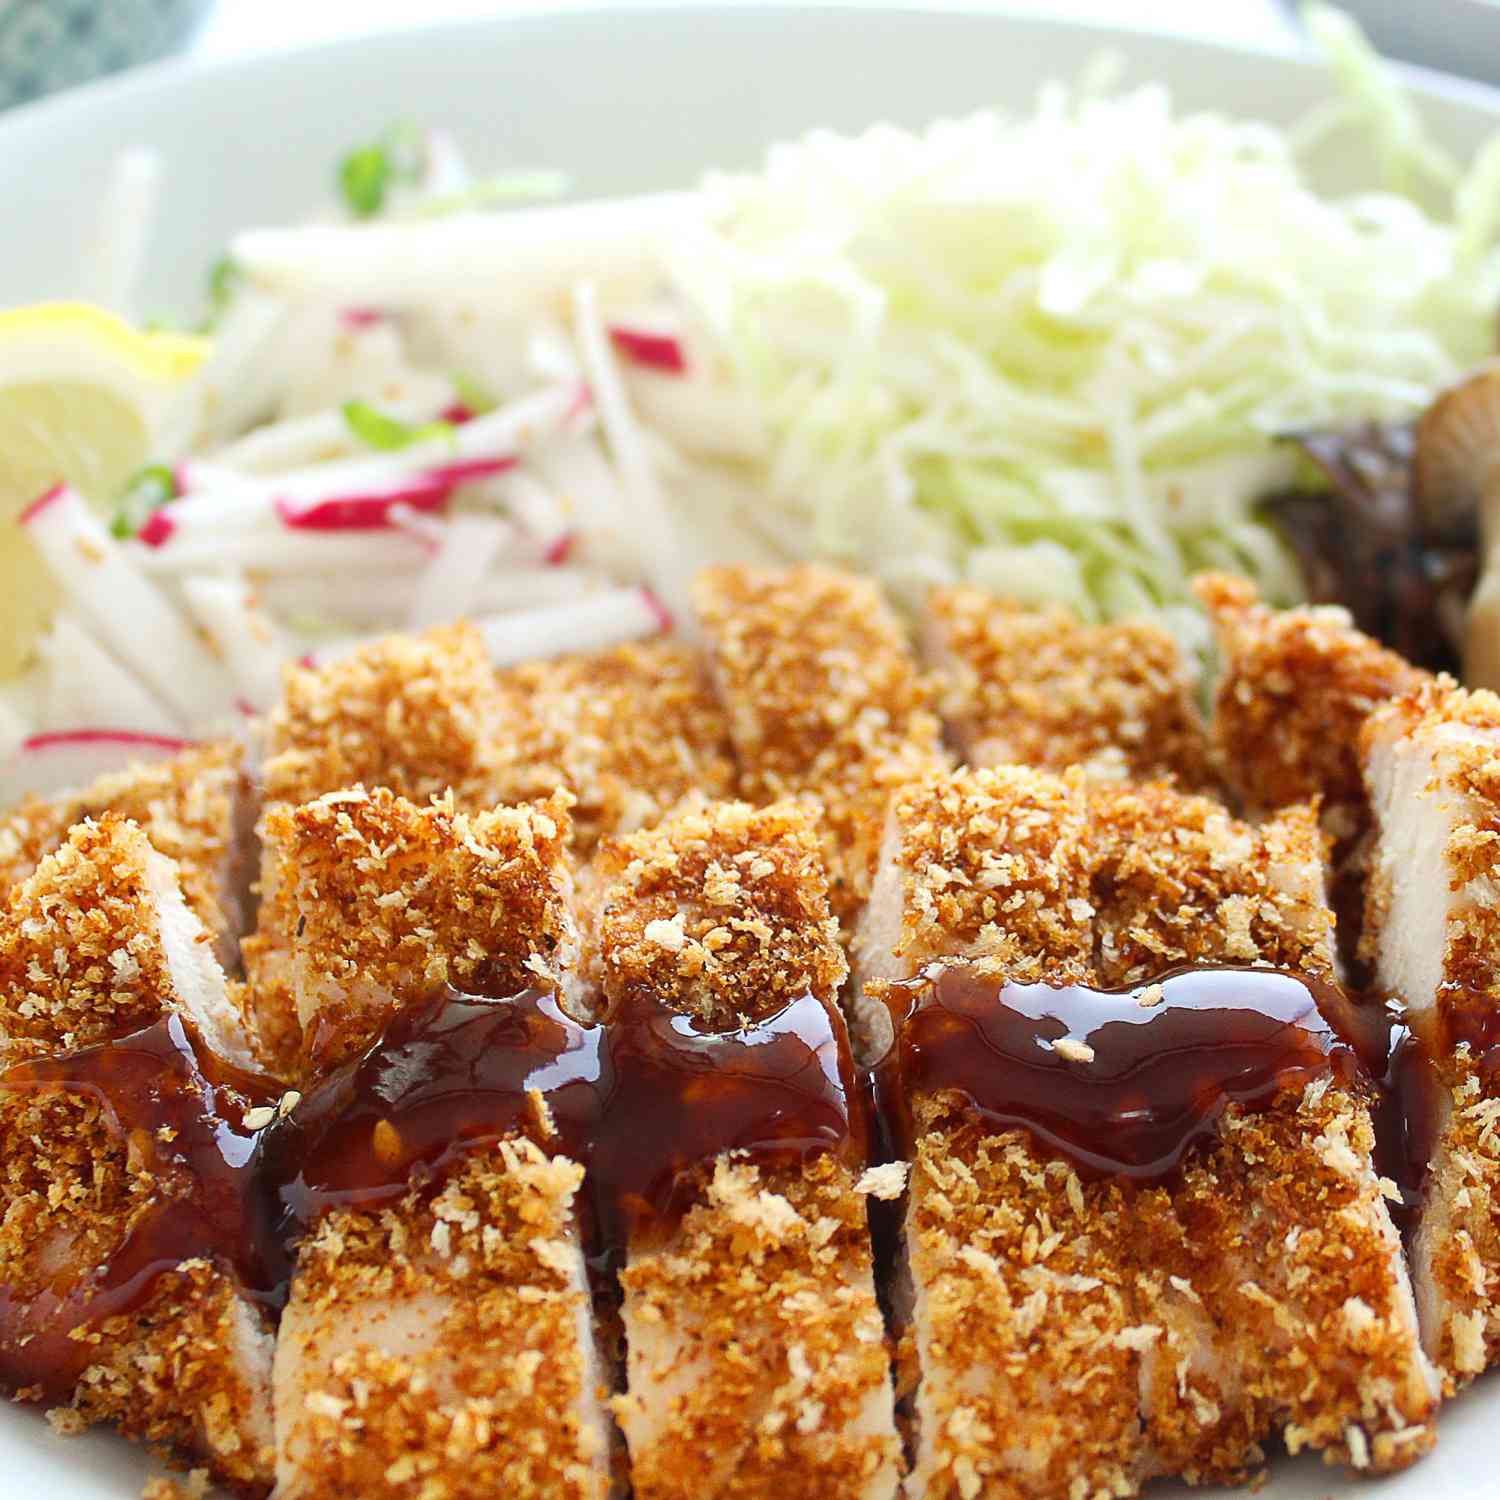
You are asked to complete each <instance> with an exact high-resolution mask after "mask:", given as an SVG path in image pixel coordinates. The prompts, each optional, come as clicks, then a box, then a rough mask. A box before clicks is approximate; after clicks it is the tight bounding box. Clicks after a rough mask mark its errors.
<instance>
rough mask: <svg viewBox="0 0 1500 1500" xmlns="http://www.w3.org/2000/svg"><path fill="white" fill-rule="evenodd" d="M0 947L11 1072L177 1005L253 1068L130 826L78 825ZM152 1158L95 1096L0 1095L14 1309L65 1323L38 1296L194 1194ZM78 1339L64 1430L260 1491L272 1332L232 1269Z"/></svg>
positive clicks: (194, 924)
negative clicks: (110, 1440)
mask: <svg viewBox="0 0 1500 1500" xmlns="http://www.w3.org/2000/svg"><path fill="white" fill-rule="evenodd" d="M169 884H170V887H171V888H170V891H168V890H167V889H166V887H167V886H168V885H169ZM0 934H3V942H4V954H3V957H0V997H3V1006H4V1012H5V1026H6V1030H7V1032H8V1039H7V1046H6V1049H5V1050H6V1057H5V1062H6V1063H7V1064H9V1063H12V1062H14V1061H16V1060H17V1058H18V1057H23V1056H40V1055H43V1054H48V1053H53V1052H59V1051H66V1050H69V1049H72V1048H74V1047H78V1046H82V1045H86V1044H91V1043H96V1042H101V1041H107V1040H112V1039H116V1038H119V1037H121V1036H124V1035H127V1034H129V1033H132V1032H135V1031H138V1030H140V1029H142V1028H144V1027H146V1026H149V1025H151V1024H153V1023H154V1022H155V1021H157V1020H158V1019H159V1018H160V1016H161V1015H162V1013H163V1012H164V1011H166V1010H175V1011H177V1012H178V1013H179V1014H181V1015H182V1016H184V1018H186V1019H188V1020H190V1021H192V1022H194V1023H195V1024H196V1026H197V1029H198V1031H199V1034H200V1035H202V1036H204V1037H205V1038H207V1039H211V1040H214V1039H216V1040H214V1044H215V1045H216V1050H219V1051H220V1054H221V1055H225V1056H228V1057H230V1058H231V1059H232V1060H236V1061H243V1060H245V1059H246V1058H247V1056H248V1047H247V1044H246V1042H245V1039H244V1038H243V1035H242V1034H240V1033H238V1032H237V1030H236V1025H237V1021H238V1017H237V1016H235V1015H234V1014H233V1013H232V1012H230V1011H229V1010H228V1009H227V1005H226V1002H225V999H224V977H223V974H222V972H221V971H218V966H217V963H216V962H215V960H214V958H213V954H212V946H211V944H210V943H209V942H208V935H207V933H206V931H205V930H204V929H203V927H202V925H201V923H199V921H198V919H197V917H196V916H194V915H193V914H192V913H191V912H190V911H189V910H188V908H187V906H186V904H185V902H184V900H183V897H182V894H181V892H180V891H179V890H177V889H176V886H175V877H174V875H173V871H172V867H171V864H170V861H168V860H167V859H166V858H165V856H163V855H161V854H159V853H157V852H156V851H155V850H154V849H152V848H151V846H150V844H149V843H148V842H147V840H146V837H145V835H144V834H143V833H142V832H141V831H140V829H139V828H137V827H136V826H135V825H134V824H133V823H129V822H126V821H124V820H122V819H119V818H116V817H115V816H113V815H106V816H105V817H104V818H103V819H102V820H101V821H100V822H99V823H98V824H94V823H83V824H80V825H79V826H78V827H76V828H75V829H73V831H72V832H71V834H70V835H69V837H68V839H67V841H66V842H65V843H64V844H63V845H62V846H61V848H59V849H58V850H56V851H55V852H54V853H52V854H49V855H47V856H45V857H44V858H43V860H42V862H41V864H40V865H39V866H38V867H37V870H36V872H35V873H34V874H33V875H31V876H30V877H29V878H28V879H26V880H24V881H23V882H22V883H21V885H20V886H19V887H18V888H17V889H16V890H15V891H13V892H12V893H11V898H10V903H9V907H8V910H7V911H6V913H5V916H4V921H3V927H0ZM231 1041H232V1042H234V1043H235V1045H236V1046H237V1048H238V1051H237V1053H236V1052H235V1051H231V1050H229V1046H228V1043H229V1042H231ZM153 1157H154V1154H153V1153H150V1152H149V1151H147V1150H142V1148H141V1147H140V1145H139V1144H138V1143H137V1142H136V1141H135V1140H134V1139H133V1138H130V1139H127V1138H125V1137H124V1136H123V1135H122V1133H121V1131H120V1129H119V1127H118V1125H117V1124H116V1122H115V1121H114V1120H113V1118H112V1116H111V1115H110V1114H109V1113H108V1111H107V1108H106V1106H105V1105H104V1103H103V1102H102V1101H101V1100H100V1099H99V1098H97V1097H96V1096H94V1095H93V1094H91V1093H88V1092H86V1091H81V1090H80V1091H77V1092H72V1091H63V1090H54V1089H35V1088H30V1087H27V1088H24V1089H17V1090H7V1089H5V1088H3V1087H0V1181H3V1188H0V1197H3V1201H4V1204H5V1210H4V1214H3V1217H0V1285H3V1286H4V1287H5V1288H6V1290H7V1294H8V1298H9V1299H10V1300H9V1303H8V1306H9V1308H10V1309H13V1310H19V1309H21V1308H25V1307H30V1308H32V1310H33V1312H32V1315H33V1316H37V1315H38V1313H37V1309H38V1306H40V1308H41V1309H42V1311H41V1312H40V1317H41V1319H42V1326H46V1321H47V1319H48V1317H54V1318H55V1317H58V1316H67V1315H68V1314H67V1313H66V1312H62V1313H60V1312H59V1311H58V1310H57V1309H56V1308H55V1307H54V1308H52V1309H51V1310H50V1312H49V1311H47V1310H46V1309H47V1303H46V1302H45V1301H44V1302H43V1303H41V1304H40V1305H38V1304H36V1302H35V1300H34V1299H36V1298H37V1296H38V1295H39V1294H42V1295H44V1296H46V1295H53V1294H55V1295H58V1296H64V1297H65V1296H66V1295H67V1293H68V1292H69V1291H70V1290H72V1289H73V1288H75V1287H77V1286H79V1284H80V1283H81V1282H82V1281H83V1278H85V1277H87V1276H88V1275H90V1274H91V1273H92V1272H93V1271H94V1270H95V1268H97V1267H100V1266H103V1265H106V1264H107V1263H108V1261H109V1259H110V1257H111V1256H112V1255H113V1254H114V1253H115V1252H116V1251H117V1250H119V1248H120V1247H121V1246H122V1245H123V1244H124V1243H125V1241H126V1239H127V1237H128V1235H129V1234H130V1232H131V1230H132V1228H133V1227H134V1226H136V1225H137V1224H139V1223H140V1222H141V1221H142V1219H143V1218H144V1217H145V1216H147V1215H148V1214H150V1213H151V1212H152V1211H153V1209H154V1208H155V1207H156V1205H158V1204H159V1203H160V1202H161V1201H162V1200H163V1199H171V1198H174V1197H177V1196H179V1195H181V1194H183V1193H185V1192H186V1191H188V1189H189V1187H190V1184H188V1183H187V1182H186V1181H183V1180H179V1176H178V1175H177V1169H175V1168H163V1167H162V1166H160V1165H158V1164H156V1163H155V1162H154V1161H153ZM164 1172H165V1173H166V1174H167V1175H162V1174H163V1173H164ZM4 1324H5V1319H4V1318H3V1317H0V1339H3V1336H4V1335H3V1328H4ZM77 1338H78V1342H79V1344H80V1347H81V1348H82V1349H85V1350H86V1351H87V1354H86V1357H84V1358H82V1359H81V1360H80V1362H79V1363H80V1369H81V1373H79V1374H78V1375H77V1378H76V1379H75V1380H73V1381H71V1383H70V1386H69V1389H68V1390H67V1392H66V1394H65V1396H64V1405H63V1406H62V1407H61V1408H59V1409H58V1416H57V1420H58V1421H60V1422H68V1423H71V1424H72V1425H73V1426H75V1427H80V1426H84V1425H88V1424H89V1423H93V1422H100V1421H109V1422H113V1423H115V1424H116V1425H118V1426H119V1427H120V1428H121V1429H122V1430H123V1431H124V1432H125V1433H126V1434H127V1435H129V1436H133V1437H139V1438H142V1439H143V1440H145V1441H148V1442H152V1443H158V1444H162V1445H164V1446H166V1447H168V1448H170V1449H171V1450H173V1451H174V1452H176V1453H177V1454H179V1455H180V1456H187V1457H201V1458H202V1459H204V1460H205V1461H206V1462H208V1463H209V1465H210V1467H211V1468H212V1469H213V1471H214V1473H215V1475H216V1477H218V1478H220V1479H222V1480H224V1481H225V1482H226V1483H229V1484H231V1485H232V1486H234V1487H235V1488H239V1489H243V1490H244V1491H245V1492H246V1493H263V1492H264V1490H265V1487H266V1485H267V1484H268V1482H269V1480H270V1463H271V1430H270V1363H271V1345H272V1334H271V1332H270V1330H269V1328H268V1327H267V1326H266V1324H265V1322H264V1319H263V1317H262V1315H261V1313H260V1312H259V1311H257V1310H256V1309H255V1308H254V1307H253V1306H252V1304H251V1303H250V1302H249V1301H248V1300H247V1299H246V1297H245V1296H244V1294H243V1292H242V1291H241V1290H240V1288H239V1286H238V1283H237V1282H236V1280H235V1278H234V1276H233V1274H232V1272H230V1271H229V1270H227V1269H225V1268H222V1267H220V1266H218V1265H211V1264H209V1263H208V1262H205V1261H202V1260H185V1261H183V1262H181V1263H180V1264H179V1265H177V1266H176V1267H175V1268H168V1269H166V1270H164V1271H163V1272H162V1274H160V1275H159V1276H158V1277H157V1278H156V1280H155V1282H154V1283H153V1284H152V1286H151V1287H150V1288H149V1289H148V1290H147V1291H146V1293H145V1294H144V1296H143V1298H142V1300H141V1301H140V1303H139V1305H138V1306H136V1307H135V1308H133V1309H131V1310H128V1311H122V1312H121V1313H119V1314H117V1315H115V1316H112V1317H109V1318H107V1319H105V1320H103V1321H102V1322H99V1323H96V1324H89V1325H87V1326H86V1328H85V1329H84V1330H83V1331H81V1332H80V1333H79V1334H78V1335H77ZM21 1354H22V1357H23V1358H24V1348H23V1349H22V1351H21ZM22 1394H26V1393H25V1392H24V1391H23V1393H22ZM30 1394H32V1395H33V1396H36V1395H39V1394H40V1392H31V1393H30Z"/></svg>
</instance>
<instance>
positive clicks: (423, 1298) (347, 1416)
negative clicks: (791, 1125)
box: [271, 791, 611, 1500]
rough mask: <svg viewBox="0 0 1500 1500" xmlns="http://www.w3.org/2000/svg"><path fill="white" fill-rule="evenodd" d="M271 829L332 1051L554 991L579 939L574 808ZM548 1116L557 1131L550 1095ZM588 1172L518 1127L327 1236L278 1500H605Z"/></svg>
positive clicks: (324, 806) (300, 1280)
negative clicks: (440, 995)
mask: <svg viewBox="0 0 1500 1500" xmlns="http://www.w3.org/2000/svg"><path fill="white" fill-rule="evenodd" d="M271 826H272V829H273V831H276V832H278V833H279V834H282V835H284V837H285V844H284V853H285V856H286V857H287V859H288V861H289V863H290V864H293V865H300V866H301V867H302V873H301V875H300V876H297V877H293V876H291V875H290V874H289V875H288V876H287V877H286V884H285V888H286V889H287V890H288V893H289V896H290V898H291V899H292V901H293V903H294V906H295V909H296V910H297V911H298V913H299V920H300V919H305V925H303V926H302V927H301V930H300V933H299V935H298V936H297V937H296V939H295V948H296V953H297V959H296V963H297V972H298V983H299V991H300V994H301V997H302V999H303V1002H304V1005H305V1006H306V1007H307V1009H308V1023H309V1024H308V1034H309V1035H310V1036H313V1037H317V1036H318V1035H319V1034H320V1015H321V1011H320V1008H324V1009H326V1013H327V1017H328V1020H329V1022H330V1025H331V1027H332V1030H331V1031H330V1032H329V1036H330V1037H331V1038H332V1039H334V1040H333V1042H331V1043H330V1046H331V1047H332V1048H333V1050H331V1051H330V1052H329V1055H330V1056H337V1055H339V1053H340V1052H343V1051H347V1050H348V1049H350V1048H352V1047H353V1046H355V1045H356V1044H357V1038H358V1037H359V1036H360V1034H361V1033H363V1035H364V1036H365V1037H366V1038H368V1037H369V1036H370V1035H371V1034H372V1033H373V1032H374V1030H376V1029H377V1028H378V1027H379V1026H380V1025H382V1024H385V1023H389V1022H391V1021H393V1020H395V1019H396V1018H397V1009H396V1008H397V1007H398V1006H400V1005H402V1004H403V1002H404V1003H405V1004H406V1005H407V1006H414V1005H418V1004H420V1003H422V1002H424V1001H425V1000H426V999H427V998H428V997H429V996H430V995H431V994H432V992H433V989H434V987H441V986H442V985H444V984H454V985H469V986H473V987H475V988H482V989H483V990H485V991H486V992H487V993H489V994H492V995H504V994H506V993H508V992H511V991H513V990H519V989H521V988H523V987H526V986H535V987H537V988H542V989H555V988H556V987H557V986H558V984H559V981H560V978H561V974H560V971H561V969H562V967H563V966H564V965H565V964H566V963H567V962H568V956H569V953H570V951H571V947H572V943H573V940H572V937H571V930H570V926H569V922H568V916H567V894H568V890H567V883H566V872H565V869H564V866H563V849H564V845H565V841H566V836H567V835H566V814H565V812H564V810H563V808H562V806H561V805H557V806H554V807H553V809H552V810H551V811H548V810H547V808H546V807H538V808H532V807H523V808H515V809H506V808H502V809H498V810H495V811H493V812H489V813H475V814H473V815H472V816H466V815H464V814H462V813H459V812H457V811H455V810H454V809H453V807H452V806H451V805H449V804H447V803H446V802H442V803H438V804H434V805H429V806H428V807H425V808H417V807H415V806H413V805H411V804H409V803H406V802H404V801H402V800H401V799H399V798H397V797H394V796H392V795H391V794H390V793H389V792H383V791H377V792H371V793H364V792H348V793H341V794H334V795H332V796H329V797H325V798H323V799H321V800H320V801H318V802H314V803H311V804H309V805H307V806H304V807H301V808H298V809H297V810H296V811H295V812H291V813H285V812H283V813H278V814H276V815H275V816H274V817H273V818H272V819H271ZM372 1003H373V1004H372ZM351 1023H352V1029H351ZM342 1076H343V1075H342V1074H336V1075H334V1076H333V1078H332V1080H331V1081H330V1086H333V1085H335V1084H336V1083H337V1080H338V1079H339V1078H341V1077H342ZM317 1097H318V1096H317V1095H316V1094H309V1095H308V1098H309V1099H316V1098H317ZM393 1107H394V1105H393ZM535 1112H536V1114H537V1116H538V1117H539V1120H538V1123H539V1129H540V1131H541V1133H543V1134H546V1133H547V1126H548V1121H549V1117H548V1113H547V1106H546V1104H545V1102H544V1101H541V1100H540V1097H539V1096H538V1105H537V1108H536V1111H535ZM293 1118H294V1119H295V1118H296V1117H295V1116H293ZM382 1127H384V1129H385V1131H386V1135H387V1137H393V1139H385V1138H383V1137H382V1134H381V1131H382ZM400 1144H401V1143H400V1132H399V1129H398V1128H397V1127H395V1126H392V1125H391V1124H390V1123H389V1121H386V1120H382V1121H381V1122H380V1123H378V1124H377V1125H376V1126H375V1128H374V1133H373V1135H372V1137H371V1145H370V1149H371V1150H372V1151H373V1152H374V1153H375V1155H376V1156H377V1158H380V1157H383V1156H384V1155H387V1154H390V1153H392V1152H397V1153H398V1152H399V1148H400ZM583 1179H584V1169H583V1167H582V1166H581V1165H580V1164H579V1163H577V1162H576V1161H573V1160H571V1159H569V1158H568V1157H567V1156H565V1155H563V1154H551V1153H549V1152H548V1151H546V1150H543V1149H542V1148H541V1147H540V1146H539V1145H537V1144H536V1142H535V1141H534V1140H533V1139H531V1138H529V1136H528V1135H526V1134H524V1133H522V1132H520V1131H517V1132H515V1133H512V1134H509V1135H507V1136H505V1137H504V1138H502V1139H501V1140H500V1141H498V1143H497V1144H496V1145H494V1146H493V1147H483V1148H475V1149H474V1150H472V1151H470V1152H469V1153H467V1154H466V1155H463V1156H461V1157H460V1159H459V1160H458V1162H457V1164H456V1165H455V1166H454V1167H453V1168H452V1169H451V1172H450V1173H449V1174H448V1175H447V1176H446V1177H445V1178H444V1179H443V1180H441V1181H439V1182H437V1183H435V1184H427V1185H425V1186H418V1185H413V1186H412V1187H411V1188H410V1189H409V1190H407V1191H405V1192H404V1193H403V1194H401V1195H400V1196H398V1197H397V1198H395V1199H394V1201H389V1202H384V1203H381V1204H372V1205H370V1206H366V1207H344V1206H335V1207H332V1208H330V1209H329V1210H328V1211H327V1212H326V1213H324V1214H323V1215H322V1217H321V1218H318V1219H317V1220H316V1222H315V1223H314V1224H313V1225H312V1227H311V1228H310V1229H309V1231H308V1232H307V1234H306V1235H305V1237H304V1238H303V1239H302V1241H301V1242H300V1244H299V1246H298V1250H297V1263H296V1270H295V1273H294V1276H293V1279H292V1286H291V1293H290V1298H289V1300H288V1303H287V1307H286V1311H285V1313H284V1314H283V1317H282V1321H281V1329H280V1334H279V1337H278V1341H277V1348H276V1369H275V1385H276V1419H277V1420H276V1431H277V1443H278V1454H277V1479H278V1489H277V1495H278V1496H279V1497H280V1500H322V1497H324V1496H328V1495H361V1496H365V1497H369V1500H387V1497H388V1500H398V1497H399V1500H411V1497H417V1496H420V1497H423V1500H427V1497H432V1500H470V1497H474V1500H477V1497H481V1496H490V1495H505V1496H515V1497H517V1500H525V1497H535V1500H544V1497H545V1500H603V1497H604V1496H605V1495H606V1494H607V1493H608V1491H609V1487H610V1463H611V1450H610V1435H609V1424H608V1418H607V1415H606V1412H605V1407H604V1392H605V1388H606V1386H607V1379H608V1377H607V1374H606V1372H605V1370H604V1367H603V1362H602V1361H601V1359H600V1358H599V1356H598V1353H597V1351H596V1348H595V1344H594V1334H593V1323H592V1303H591V1297H590V1291H589V1285H588V1278H587V1272H586V1266H585V1260H584V1250H583V1243H582V1239H581V1235H580V1231H579V1225H578V1217H577V1209H578V1203H579V1194H580V1190H581V1188H582V1185H583Z"/></svg>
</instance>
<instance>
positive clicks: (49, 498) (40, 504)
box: [16, 484, 68, 526]
mask: <svg viewBox="0 0 1500 1500" xmlns="http://www.w3.org/2000/svg"><path fill="white" fill-rule="evenodd" d="M67 488H68V487H67V485H65V484H54V485H53V486H52V488H51V489H50V490H47V491H46V492H45V493H44V494H41V495H38V496H37V497H36V499H35V500H33V501H32V502H31V504H30V505H28V506H27V507H26V509H25V510H23V511H22V512H21V514H20V515H18V516H17V517H16V523H17V525H20V526H29V525H30V524H31V523H32V522H33V521H34V520H36V518H37V517H38V516H39V515H41V513H42V512H43V511H44V510H46V509H47V507H48V506H49V505H52V504H53V503H54V502H55V501H58V500H61V499H62V497H63V495H64V493H65V492H66V490H67Z"/></svg>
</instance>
